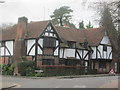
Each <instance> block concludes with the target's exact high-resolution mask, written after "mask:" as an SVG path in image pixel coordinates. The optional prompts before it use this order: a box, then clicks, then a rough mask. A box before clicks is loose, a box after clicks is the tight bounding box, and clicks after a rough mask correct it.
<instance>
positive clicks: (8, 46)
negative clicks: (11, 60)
mask: <svg viewBox="0 0 120 90" xmlns="http://www.w3.org/2000/svg"><path fill="white" fill-rule="evenodd" d="M5 45H6V47H7V48H8V49H9V51H10V53H11V55H13V41H6V42H5ZM6 55H10V54H9V53H8V51H7V49H6Z"/></svg>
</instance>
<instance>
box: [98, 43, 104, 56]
mask: <svg viewBox="0 0 120 90" xmlns="http://www.w3.org/2000/svg"><path fill="white" fill-rule="evenodd" d="M98 50H99V51H100V53H101V56H102V57H100V53H99V52H98V51H97V55H98V58H103V54H102V52H103V46H102V45H99V46H98Z"/></svg>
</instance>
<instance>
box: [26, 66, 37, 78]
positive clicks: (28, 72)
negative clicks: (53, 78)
mask: <svg viewBox="0 0 120 90" xmlns="http://www.w3.org/2000/svg"><path fill="white" fill-rule="evenodd" d="M34 75H35V69H34V68H32V67H27V68H26V76H34Z"/></svg>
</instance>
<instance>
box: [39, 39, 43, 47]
mask: <svg viewBox="0 0 120 90" xmlns="http://www.w3.org/2000/svg"><path fill="white" fill-rule="evenodd" d="M38 43H39V44H40V46H41V47H43V39H42V38H40V39H39V40H38Z"/></svg>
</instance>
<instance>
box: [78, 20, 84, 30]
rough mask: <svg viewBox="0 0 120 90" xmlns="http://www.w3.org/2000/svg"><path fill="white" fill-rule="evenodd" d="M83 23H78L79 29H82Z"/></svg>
mask: <svg viewBox="0 0 120 90" xmlns="http://www.w3.org/2000/svg"><path fill="white" fill-rule="evenodd" d="M84 28H85V27H84V21H83V20H82V21H81V22H80V23H79V29H84Z"/></svg>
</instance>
